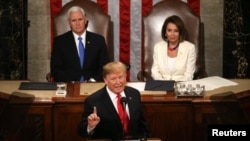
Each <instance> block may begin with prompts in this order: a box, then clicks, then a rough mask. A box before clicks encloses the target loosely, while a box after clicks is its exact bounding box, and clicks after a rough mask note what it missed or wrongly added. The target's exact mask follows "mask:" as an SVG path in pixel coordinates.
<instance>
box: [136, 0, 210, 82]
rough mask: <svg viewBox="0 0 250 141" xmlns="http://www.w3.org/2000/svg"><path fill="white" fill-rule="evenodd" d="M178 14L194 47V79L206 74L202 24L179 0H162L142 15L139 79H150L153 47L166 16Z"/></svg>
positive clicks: (158, 37)
mask: <svg viewBox="0 0 250 141" xmlns="http://www.w3.org/2000/svg"><path fill="white" fill-rule="evenodd" d="M172 15H177V16H179V17H180V18H181V19H182V20H183V22H184V24H185V27H186V30H187V33H188V38H187V39H186V40H188V41H190V42H192V43H193V44H194V45H195V47H196V53H197V62H196V72H195V74H194V79H197V78H202V77H205V76H206V73H205V65H204V64H205V63H204V49H203V48H204V46H203V36H204V35H203V34H204V33H203V24H202V23H201V22H200V18H199V17H198V16H197V15H195V14H194V13H193V12H192V10H191V8H190V7H189V6H188V5H187V4H186V3H185V2H182V1H180V0H163V1H161V2H158V3H156V4H155V5H154V6H153V7H152V9H151V11H150V12H149V14H148V15H147V16H145V17H143V45H142V71H140V72H139V73H138V79H139V80H141V81H145V80H152V79H153V78H152V77H151V67H152V63H153V48H154V45H155V43H157V42H159V41H160V40H162V37H161V29H162V25H163V23H164V21H165V19H166V18H167V17H170V16H172Z"/></svg>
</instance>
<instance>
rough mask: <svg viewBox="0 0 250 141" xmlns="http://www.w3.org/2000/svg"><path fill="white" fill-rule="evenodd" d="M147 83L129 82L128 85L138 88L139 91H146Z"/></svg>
mask: <svg viewBox="0 0 250 141" xmlns="http://www.w3.org/2000/svg"><path fill="white" fill-rule="evenodd" d="M145 85H146V83H145V82H128V83H127V86H130V87H132V88H135V89H137V90H138V91H140V92H142V91H144V88H145Z"/></svg>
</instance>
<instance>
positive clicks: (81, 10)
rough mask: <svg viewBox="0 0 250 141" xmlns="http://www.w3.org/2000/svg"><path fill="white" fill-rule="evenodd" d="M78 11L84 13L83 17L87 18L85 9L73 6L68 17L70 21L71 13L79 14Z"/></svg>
mask: <svg viewBox="0 0 250 141" xmlns="http://www.w3.org/2000/svg"><path fill="white" fill-rule="evenodd" d="M77 11H80V12H82V15H84V16H86V13H85V11H84V9H83V8H82V7H79V6H73V7H71V8H70V9H69V10H68V12H67V16H68V19H69V18H70V13H71V12H77Z"/></svg>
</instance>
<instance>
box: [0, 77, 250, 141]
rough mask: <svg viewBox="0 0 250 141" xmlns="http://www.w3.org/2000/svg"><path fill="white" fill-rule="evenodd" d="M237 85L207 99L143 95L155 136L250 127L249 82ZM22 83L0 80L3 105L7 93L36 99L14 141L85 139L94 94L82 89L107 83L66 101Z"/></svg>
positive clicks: (188, 136) (189, 136) (187, 138)
mask: <svg viewBox="0 0 250 141" xmlns="http://www.w3.org/2000/svg"><path fill="white" fill-rule="evenodd" d="M233 81H235V82H237V83H238V85H237V86H230V87H222V88H219V89H216V90H213V91H206V94H205V97H202V98H176V97H175V96H174V95H173V93H171V92H168V93H167V94H166V92H146V93H145V92H142V103H143V108H144V111H145V116H146V119H147V122H148V125H149V127H150V130H151V133H152V137H157V138H160V139H161V140H162V141H168V140H169V141H172V140H175V141H179V140H181V141H206V140H207V137H206V135H207V133H206V128H207V125H209V124H247V123H250V122H249V121H250V87H249V82H250V80H240V79H235V80H233ZM19 85H20V81H0V91H1V92H2V93H1V94H0V97H1V101H0V102H2V103H3V104H2V105H4V101H5V102H6V99H8V96H6V94H12V93H13V92H19V93H25V94H31V95H35V99H34V102H33V103H32V105H31V107H30V109H29V111H28V116H27V119H26V120H25V121H24V122H25V124H24V126H23V128H22V129H21V130H20V131H19V132H18V134H14V135H13V134H12V135H9V136H8V139H9V140H14V141H16V140H18V141H20V140H23V141H27V140H32V141H69V140H74V141H81V140H86V139H84V138H81V137H79V136H78V135H77V126H78V123H79V122H80V120H81V116H82V112H83V109H84V107H83V103H84V100H85V98H86V96H87V95H89V94H91V93H88V92H83V91H84V90H82V87H85V88H86V89H87V88H89V87H91V90H88V91H92V88H93V87H97V88H99V87H102V86H103V84H100V83H91V84H87V83H86V84H81V86H80V87H78V86H75V85H72V86H74V88H71V90H78V91H80V95H77V93H76V92H75V91H73V92H70V93H69V95H71V96H66V97H62V96H61V97H60V96H56V95H55V91H27V90H26V91H25V90H18V87H19ZM82 85H84V86H82ZM89 85H90V86H89ZM86 89H85V90H86ZM150 93H151V94H150ZM0 106H1V105H0ZM0 109H1V108H0ZM0 113H1V110H0Z"/></svg>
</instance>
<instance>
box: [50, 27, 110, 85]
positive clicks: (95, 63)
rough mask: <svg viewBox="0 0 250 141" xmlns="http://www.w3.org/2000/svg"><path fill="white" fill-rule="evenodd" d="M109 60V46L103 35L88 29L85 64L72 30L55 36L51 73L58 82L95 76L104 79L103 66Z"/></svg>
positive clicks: (98, 79) (100, 79) (96, 78)
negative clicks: (81, 63)
mask: <svg viewBox="0 0 250 141" xmlns="http://www.w3.org/2000/svg"><path fill="white" fill-rule="evenodd" d="M107 62H109V57H108V53H107V46H106V43H105V39H104V37H103V36H101V35H98V34H95V33H92V32H89V31H87V32H86V43H85V56H84V66H83V69H81V66H80V60H79V56H78V51H77V47H76V43H75V40H74V36H73V33H72V31H68V32H66V33H64V34H62V35H59V36H57V37H55V39H54V46H53V50H52V54H51V64H50V65H51V66H50V67H51V74H52V76H53V78H54V80H55V81H56V82H59V81H60V82H70V81H79V80H80V77H81V75H83V76H84V79H85V80H89V79H90V78H94V79H95V80H97V81H103V78H102V67H103V66H104V65H105V64H106V63H107Z"/></svg>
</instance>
